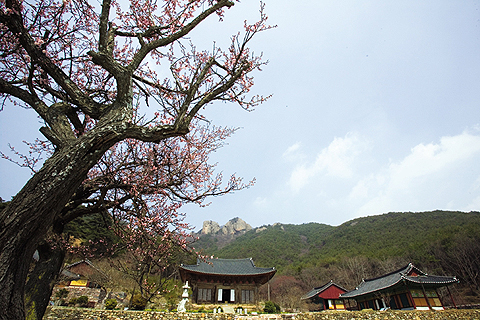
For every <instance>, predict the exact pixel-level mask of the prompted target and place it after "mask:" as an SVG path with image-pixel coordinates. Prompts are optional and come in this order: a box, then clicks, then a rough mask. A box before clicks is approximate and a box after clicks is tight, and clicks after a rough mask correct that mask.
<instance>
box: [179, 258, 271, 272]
mask: <svg viewBox="0 0 480 320" xmlns="http://www.w3.org/2000/svg"><path fill="white" fill-rule="evenodd" d="M180 268H181V269H184V270H187V271H192V272H196V273H206V274H218V275H259V274H268V273H271V272H276V270H275V268H259V267H256V266H255V264H254V263H253V260H252V259H251V258H247V259H207V260H206V261H203V260H198V261H197V264H194V265H183V264H182V265H181V266H180Z"/></svg>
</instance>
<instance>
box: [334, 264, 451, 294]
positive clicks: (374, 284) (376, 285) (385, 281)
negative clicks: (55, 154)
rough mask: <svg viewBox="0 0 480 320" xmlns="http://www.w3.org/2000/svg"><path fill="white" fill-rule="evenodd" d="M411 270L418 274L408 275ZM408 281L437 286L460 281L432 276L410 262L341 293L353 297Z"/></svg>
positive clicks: (447, 277)
mask: <svg viewBox="0 0 480 320" xmlns="http://www.w3.org/2000/svg"><path fill="white" fill-rule="evenodd" d="M411 271H415V273H416V274H417V276H408V274H410V272H411ZM403 280H405V281H408V282H411V283H422V284H433V285H437V286H441V285H447V284H451V283H455V282H458V280H457V278H455V277H449V276H430V275H428V274H426V273H424V272H423V271H421V270H419V269H418V268H416V267H415V266H414V265H413V264H411V263H410V264H408V265H407V266H406V267H404V268H401V269H399V270H397V271H394V272H391V273H388V274H386V275H383V276H380V277H377V278H373V279H366V280H363V281H362V283H360V284H359V285H358V287H357V288H355V290H352V291H349V292H346V293H344V294H342V295H340V297H341V298H353V297H358V296H362V295H365V294H369V293H372V292H376V291H380V290H383V289H386V288H390V287H393V286H394V285H396V284H397V283H399V282H401V281H403Z"/></svg>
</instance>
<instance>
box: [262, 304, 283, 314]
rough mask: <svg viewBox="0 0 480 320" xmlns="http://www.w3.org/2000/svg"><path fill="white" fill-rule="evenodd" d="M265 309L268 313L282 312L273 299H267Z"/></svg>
mask: <svg viewBox="0 0 480 320" xmlns="http://www.w3.org/2000/svg"><path fill="white" fill-rule="evenodd" d="M263 311H264V312H266V313H280V306H279V305H278V304H276V303H275V302H273V301H267V302H265V307H264V308H263Z"/></svg>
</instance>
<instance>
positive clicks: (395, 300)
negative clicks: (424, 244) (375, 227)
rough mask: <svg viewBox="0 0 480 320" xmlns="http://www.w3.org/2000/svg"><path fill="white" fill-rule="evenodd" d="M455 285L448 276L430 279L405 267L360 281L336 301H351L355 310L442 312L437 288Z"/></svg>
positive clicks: (420, 272) (415, 270)
mask: <svg viewBox="0 0 480 320" xmlns="http://www.w3.org/2000/svg"><path fill="white" fill-rule="evenodd" d="M453 283H458V280H457V278H455V277H452V276H433V275H428V274H426V273H425V272H423V271H421V270H419V269H418V268H416V267H415V266H414V265H413V264H411V263H410V264H408V265H407V266H406V267H403V268H401V269H399V270H397V271H394V272H391V273H388V274H386V275H383V276H380V277H377V278H373V279H367V280H363V281H362V283H360V284H359V285H358V287H357V288H355V290H352V291H349V292H346V293H343V294H341V295H340V298H342V299H345V300H348V299H354V300H355V301H356V302H357V307H358V309H359V310H362V309H374V310H382V309H386V308H391V309H403V310H413V309H417V310H443V309H444V307H443V303H442V301H441V300H440V297H439V295H438V291H437V289H438V288H441V287H447V290H448V293H449V295H450V298H451V300H452V303H453V305H455V302H454V301H453V297H452V295H451V294H450V290H449V289H448V285H451V284H453Z"/></svg>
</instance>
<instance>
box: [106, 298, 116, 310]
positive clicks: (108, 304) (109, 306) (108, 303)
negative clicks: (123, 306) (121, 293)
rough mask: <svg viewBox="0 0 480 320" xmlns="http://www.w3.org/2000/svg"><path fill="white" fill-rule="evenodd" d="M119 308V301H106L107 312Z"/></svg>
mask: <svg viewBox="0 0 480 320" xmlns="http://www.w3.org/2000/svg"><path fill="white" fill-rule="evenodd" d="M116 306H117V300H116V299H107V300H105V309H107V310H113V309H115V307H116Z"/></svg>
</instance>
